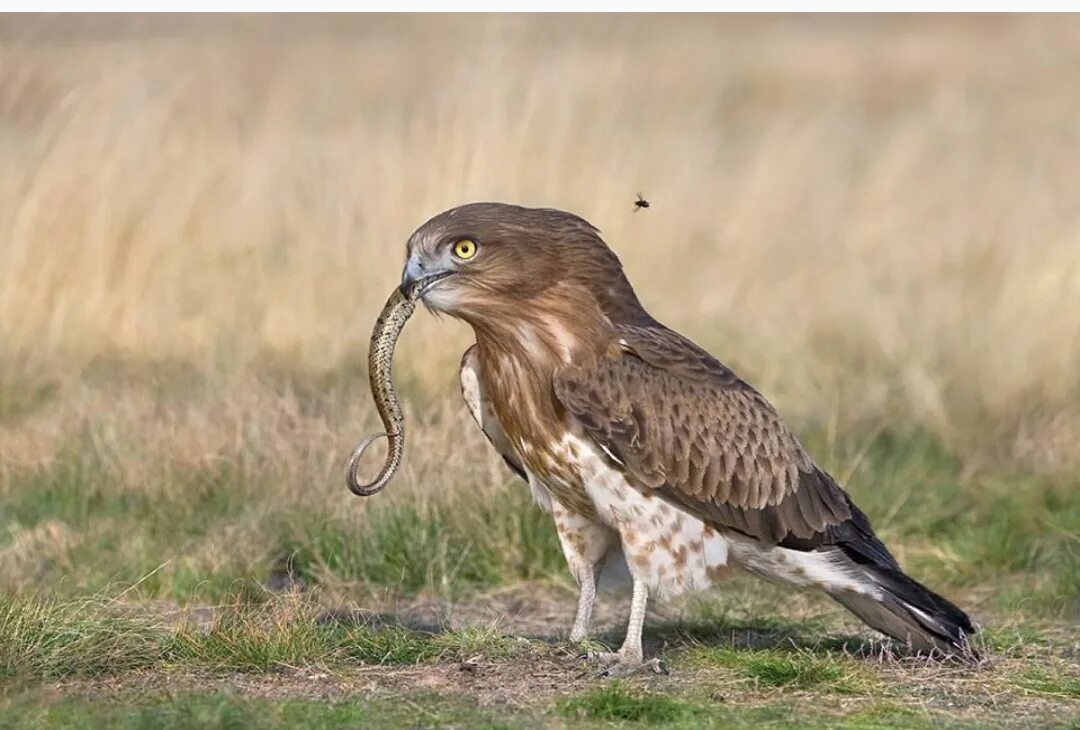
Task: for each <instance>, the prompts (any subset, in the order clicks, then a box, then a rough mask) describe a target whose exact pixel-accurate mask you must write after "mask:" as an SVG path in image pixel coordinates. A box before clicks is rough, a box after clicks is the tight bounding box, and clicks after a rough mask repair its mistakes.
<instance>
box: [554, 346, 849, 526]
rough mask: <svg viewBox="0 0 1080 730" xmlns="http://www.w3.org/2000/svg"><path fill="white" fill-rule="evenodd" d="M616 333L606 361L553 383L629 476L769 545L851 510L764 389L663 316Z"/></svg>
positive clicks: (842, 517)
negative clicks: (756, 387) (669, 325)
mask: <svg viewBox="0 0 1080 730" xmlns="http://www.w3.org/2000/svg"><path fill="white" fill-rule="evenodd" d="M618 334H619V340H618V345H617V346H616V345H615V344H614V343H613V346H612V348H611V349H610V350H609V354H608V356H605V357H602V358H600V360H599V362H597V363H594V364H592V365H590V366H587V367H573V366H571V367H567V368H566V369H564V370H563V371H562V372H560V373H558V374H557V375H556V378H555V393H556V396H557V397H558V399H559V400H560V401H561V402H562V404H563V405H564V406H565V407H566V409H567V410H568V411H569V412H570V413H571V414H573V415H574V416H575V417H576V418H577V419H578V420H579V421H580V422H581V424H582V425H583V426H584V428H585V429H586V431H587V432H588V433H589V435H590V436H591V437H592V438H593V439H594V440H595V441H596V442H597V443H599V444H600V445H601V446H602V447H603V448H604V449H605V450H606V451H607V452H608V453H609V454H610V455H611V456H612V457H613V458H614V459H616V460H617V461H619V462H620V463H621V464H622V465H623V468H624V469H625V471H626V473H627V476H628V478H629V479H630V480H631V482H633V483H635V484H636V485H637V486H639V487H640V488H650V489H655V490H657V491H659V492H660V493H661V494H662V495H663V496H664V497H665V498H666V499H668V500H669V501H671V502H673V503H676V504H678V505H679V506H680V507H682V508H683V509H684V510H685V511H687V512H689V513H690V514H692V515H694V516H696V517H698V518H699V519H701V520H703V521H704V522H706V523H709V524H714V525H717V526H723V527H728V528H731V529H734V530H737V531H739V532H742V533H744V534H747V535H750V536H752V537H755V538H757V539H759V540H762V541H765V542H768V543H770V544H775V543H778V542H780V541H781V540H784V539H785V538H791V537H794V538H803V539H806V538H811V537H813V536H814V535H816V534H818V533H821V532H823V531H825V530H826V528H828V527H829V526H832V525H838V524H840V523H843V522H845V521H846V520H848V519H849V518H850V517H851V506H850V503H849V502H848V499H847V495H845V494H844V492H843V490H841V489H840V487H839V486H837V484H836V483H835V482H834V481H833V480H832V478H831V477H830V476H829V475H828V474H826V473H825V472H823V471H821V470H820V469H818V468H817V467H816V466H815V465H814V463H813V462H812V461H811V460H810V457H809V456H808V455H807V454H806V452H805V451H804V450H803V448H802V445H801V444H800V443H799V441H798V439H796V438H795V436H794V435H793V434H792V433H791V431H789V430H788V428H787V427H786V426H785V425H784V423H783V422H782V421H781V420H780V417H779V415H778V414H777V413H776V411H775V410H774V409H773V407H772V406H771V405H769V403H768V401H766V400H765V398H764V397H763V396H762V395H761V394H760V393H758V392H757V391H756V390H754V389H753V388H751V387H750V386H749V385H747V384H746V383H744V382H743V381H742V380H740V379H739V378H738V377H737V376H736V375H735V374H734V373H732V372H731V371H730V370H728V369H727V368H726V367H724V365H722V364H721V363H720V362H719V361H717V360H716V359H715V358H713V357H711V356H710V355H709V354H708V353H707V352H705V351H704V350H702V349H701V348H699V347H697V346H696V345H694V344H693V343H692V342H690V341H689V340H687V339H686V338H684V337H682V336H681V335H679V334H677V333H675V332H673V331H671V330H668V329H666V328H663V327H661V326H659V325H654V326H649V327H631V326H626V327H621V328H620V329H619V332H618Z"/></svg>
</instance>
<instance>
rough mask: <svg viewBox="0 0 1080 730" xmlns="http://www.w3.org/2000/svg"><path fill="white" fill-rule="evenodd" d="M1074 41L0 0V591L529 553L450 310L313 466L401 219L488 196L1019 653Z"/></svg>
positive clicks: (900, 27) (1040, 496) (423, 319)
mask: <svg viewBox="0 0 1080 730" xmlns="http://www.w3.org/2000/svg"><path fill="white" fill-rule="evenodd" d="M1078 67H1080V22H1077V21H1075V20H1073V19H1072V18H1039V17H1023V18H1020V17H993V18H990V17H984V18H977V19H976V18H956V17H934V18H932V19H931V18H925V19H918V18H865V17H847V18H843V19H840V18H829V17H814V18H809V17H804V18H792V17H788V18H784V17H776V18H741V17H726V18H721V17H710V18H674V17H651V18H640V17H639V18H634V17H621V18H599V17H587V16H585V17H574V18H569V17H488V16H470V17H452V18H451V17H442V18H435V17H415V18H406V17H363V18H359V17H357V18H348V19H342V18H334V19H321V18H303V19H299V18H291V19H268V18H260V17H222V18H214V19H203V18H184V19H177V18H168V17H165V18H153V19H150V18H127V19H115V18H114V19H102V18H81V19H70V18H67V19H60V18H44V17H28V18H27V17H22V18H14V17H0V592H3V593H4V594H6V595H16V594H20V593H22V592H24V591H27V590H30V589H33V590H41V589H44V590H46V591H47V592H48V591H58V592H60V593H63V594H68V595H76V596H84V595H86V594H98V593H99V592H101V591H103V590H105V591H107V595H115V592H116V590H118V589H117V588H116V585H117V584H119V585H120V586H121V587H123V586H127V585H132V584H135V585H136V587H135V588H134V589H133V590H132V591H130V592H129V593H128V594H125V595H126V599H133V598H135V597H137V596H143V597H156V598H169V599H174V600H177V601H180V602H182V603H186V602H189V601H195V600H199V599H200V598H210V599H214V600H216V599H219V598H221V597H223V596H229V595H234V594H235V593H237V592H240V593H241V594H242V595H244V596H245V600H251V601H255V602H258V601H260V600H264V599H265V592H264V591H263V590H262V589H261V588H260V587H259V585H258V584H259V583H265V582H267V581H273V580H274V579H279V578H282V576H285V575H291V576H292V577H294V578H298V579H299V580H301V581H303V583H304V584H305V585H313V584H314V585H318V586H320V587H322V588H323V589H325V590H328V591H331V592H333V593H335V594H337V595H338V596H343V597H345V598H346V599H347V600H356V599H358V598H359V597H361V596H363V597H367V598H371V597H373V596H374V597H380V598H386V597H390V598H392V597H393V596H395V595H397V594H402V593H403V594H407V595H414V594H416V593H418V592H420V593H424V592H434V593H437V594H439V595H442V596H447V595H448V596H459V595H462V594H464V593H467V592H469V591H471V590H473V589H475V588H476V587H480V586H484V587H490V586H499V585H506V584H515V583H520V582H521V581H532V580H536V579H547V578H549V577H551V576H558V577H559V578H560V579H565V570H564V568H563V567H562V563H561V558H560V556H559V552H558V548H557V545H556V542H555V539H554V536H553V535H552V531H551V529H550V526H549V525H548V523H547V520H546V519H545V518H544V517H543V516H542V515H540V514H539V513H538V512H537V511H536V510H534V509H532V508H530V507H529V506H528V497H527V495H526V494H525V491H524V490H523V489H521V488H520V485H519V484H517V483H515V482H514V480H513V479H512V478H511V476H510V475H509V474H508V473H507V472H506V471H505V469H504V468H503V467H502V465H501V464H500V462H499V460H498V459H497V458H496V457H495V456H494V455H493V454H491V453H490V450H489V449H487V448H485V446H484V443H483V439H482V437H481V436H480V435H479V434H478V433H477V432H476V429H475V428H474V427H473V426H472V424H471V422H470V421H469V420H468V416H467V415H466V414H465V412H464V408H463V407H462V406H461V405H460V404H459V403H458V401H457V397H456V391H457V388H456V384H455V380H456V365H457V361H458V358H459V356H460V353H461V352H462V350H463V349H464V348H465V347H466V345H467V344H468V342H469V333H468V331H467V329H466V328H464V327H463V326H461V325H460V324H457V323H453V322H448V321H445V320H444V321H436V320H435V319H434V318H432V317H429V316H426V315H419V316H417V317H416V318H415V319H414V320H413V322H411V323H410V325H409V329H408V332H407V333H406V334H405V336H404V338H403V342H402V346H401V348H400V350H399V356H398V360H397V368H396V372H397V375H398V379H399V382H400V383H401V384H402V385H403V389H404V391H405V393H406V395H407V404H406V405H407V408H408V415H409V420H410V424H411V431H410V438H411V442H410V447H409V455H408V456H407V463H406V467H405V469H404V471H403V473H402V476H401V477H400V478H399V480H398V482H397V483H396V484H395V485H394V486H393V487H392V488H391V489H390V490H389V491H388V493H387V494H386V495H384V496H383V497H380V498H379V499H378V500H371V501H358V500H353V499H351V498H348V497H347V495H346V493H345V490H344V487H343V484H342V467H343V460H344V458H345V455H346V454H347V453H348V449H349V447H351V446H352V444H353V443H354V442H355V440H356V438H357V437H358V436H359V435H360V434H362V433H365V432H367V431H370V430H372V429H374V428H375V425H376V423H375V416H374V413H373V412H372V409H371V406H370V398H369V395H368V394H367V391H366V385H365V379H364V378H363V370H362V362H363V361H364V357H365V354H366V347H367V337H368V333H369V331H370V326H371V324H372V321H373V320H374V317H375V315H376V312H377V310H378V308H379V307H380V306H381V304H382V302H383V301H384V299H385V297H386V294H387V292H388V290H389V289H390V287H391V286H392V285H393V284H394V282H395V281H396V280H397V278H398V276H399V272H400V265H401V263H402V259H403V245H404V240H405V238H406V236H407V235H408V234H409V233H410V232H411V231H412V230H413V229H414V228H415V227H416V226H417V225H419V224H420V223H422V222H423V221H424V220H425V219H426V218H427V217H429V216H430V215H433V214H434V213H437V212H439V211H441V210H443V209H445V208H447V207H449V206H451V205H455V204H458V203H462V202H466V201H471V200H478V199H493V200H505V201H512V202H519V203H522V204H526V205H549V206H556V207H562V208H566V209H569V210H573V211H575V212H577V213H580V214H582V215H584V216H585V217H586V218H588V219H590V220H591V221H592V222H594V223H595V224H597V225H598V226H599V227H600V228H602V229H603V231H604V235H605V237H606V239H607V240H608V242H609V243H610V244H611V245H612V246H613V247H614V248H615V249H616V251H618V252H619V254H620V256H621V257H622V259H623V261H624V263H625V265H626V268H627V269H628V271H629V274H630V277H631V279H632V280H633V281H634V282H635V284H636V286H637V288H638V290H639V293H640V294H641V296H642V298H643V300H644V301H645V302H646V304H647V305H648V306H649V307H650V309H651V310H652V311H653V313H654V314H655V315H656V316H657V317H659V318H660V319H661V320H663V321H665V322H666V323H667V324H670V325H672V326H674V327H676V328H677V329H680V330H682V331H684V332H686V333H687V334H689V335H691V336H693V337H694V338H695V339H697V340H698V341H700V342H701V343H702V344H703V345H706V346H707V347H709V348H710V349H711V350H712V351H713V352H714V353H716V354H717V355H718V356H720V357H721V358H722V359H724V360H725V361H727V362H728V363H729V364H731V365H732V366H734V367H735V368H736V369H737V370H738V371H740V372H741V373H742V374H744V375H745V376H746V377H747V378H748V379H749V380H751V381H752V382H753V383H755V384H756V385H758V386H759V387H760V388H761V389H763V390H764V391H765V392H766V394H767V395H768V396H769V397H770V398H771V399H772V400H773V401H774V402H776V404H777V405H778V406H779V407H780V409H781V410H782V411H783V412H784V413H785V414H786V415H787V416H788V418H789V419H790V420H791V421H792V422H793V423H794V424H795V426H796V427H797V430H798V431H799V433H800V435H801V436H804V437H805V440H806V441H807V443H808V445H809V446H810V447H811V451H812V452H813V453H814V455H815V456H816V457H817V458H818V459H819V460H820V461H821V462H822V463H823V464H824V465H825V466H827V467H828V468H830V469H832V470H834V471H835V472H836V473H837V475H838V476H840V477H842V478H843V480H844V481H845V482H846V483H848V484H849V485H850V487H851V489H852V491H853V493H854V494H855V497H856V500H857V501H858V502H859V503H860V504H861V505H862V506H863V507H864V508H865V509H866V510H867V512H868V513H869V514H870V515H871V517H872V518H873V519H874V521H875V524H876V525H877V526H878V528H879V530H880V531H881V532H882V533H883V536H884V537H885V538H886V539H887V541H888V542H889V543H890V545H892V546H894V547H895V549H896V552H897V553H898V556H899V557H900V559H901V561H902V562H903V563H904V564H905V565H907V566H909V567H910V568H911V570H912V572H913V573H915V574H916V575H917V576H918V577H920V578H921V579H923V580H925V581H926V582H929V583H932V584H934V585H935V586H938V587H941V588H942V589H943V590H946V591H947V592H949V594H950V595H953V596H957V597H962V598H963V600H964V602H965V605H966V606H969V607H971V608H972V609H973V611H974V612H975V614H976V616H977V617H978V618H979V619H980V620H983V621H986V622H991V623H993V622H996V623H998V624H1001V623H1002V621H1003V620H1006V619H1007V620H1008V621H1009V622H1010V623H1012V624H1014V625H1017V626H1018V631H1019V632H1020V633H1019V634H1018V635H1022V637H1025V638H1022V639H1021V640H1019V641H1020V644H1021V645H1024V646H1028V645H1033V644H1034V645H1037V644H1038V641H1037V639H1031V638H1030V637H1028V634H1027V633H1024V632H1025V631H1028V629H1030V627H1031V626H1032V625H1033V624H1032V622H1033V621H1034V620H1035V619H1036V617H1043V618H1045V619H1046V620H1050V621H1053V620H1060V619H1061V618H1063V617H1064V618H1065V619H1066V620H1069V621H1075V617H1076V616H1077V615H1078V613H1077V612H1078V611H1080V603H1078V601H1080V593H1078V590H1080V589H1078V587H1077V586H1078V585H1080V541H1078V539H1077V534H1080V482H1078V481H1077V477H1076V474H1077V473H1078V470H1080V447H1078V444H1080V378H1078V377H1077V363H1078V362H1080V189H1078V186H1077V182H1076V180H1077V175H1076V160H1077V159H1080V135H1078V134H1077V126H1076V118H1077V111H1078V110H1080V85H1077V84H1076V83H1075V70H1076V68H1078ZM638 192H641V193H643V194H644V195H645V196H646V197H647V198H648V199H649V200H650V201H651V202H652V207H651V208H650V209H649V210H647V211H644V212H639V213H636V214H635V213H632V210H633V201H634V196H635V194H637V193H638ZM13 600H16V601H18V600H22V599H20V598H15V599H13ZM787 603H788V602H787V600H776V601H773V602H772V603H771V604H770V605H771V606H773V607H774V608H773V609H770V610H776V611H777V612H778V613H783V611H782V610H781V609H782V608H783V609H785V610H786V609H787V608H789V607H788V606H787V605H786V604H787ZM811 605H813V606H816V608H815V609H813V610H820V609H821V606H822V605H823V604H821V603H820V602H819V603H816V604H811ZM807 610H810V609H807ZM767 612H768V611H765V613H767ZM811 613H812V611H811ZM721 618H722V617H721ZM710 620H714V622H715V620H719V619H717V617H712V619H710ZM1040 620H1042V619H1040ZM721 623H723V622H722V621H721ZM256 644H257V642H256ZM256 648H257V647H256ZM77 653H78V652H76V654H77ZM766 659H770V660H771V657H766ZM782 659H783V661H782V662H781V664H782V666H780V670H782V671H787V672H789V673H790V672H796V674H798V672H797V671H796V670H800V671H801V669H802V666H801V665H799V666H794V665H791V666H789V664H790V662H791V661H793V660H791V659H790V658H789V657H786V656H785V657H783V658H782ZM807 661H808V662H809V664H808V665H807V666H811V668H813V667H819V665H820V666H826V667H831V666H832V664H831V663H830V662H833V661H834V658H830V657H829V656H826V657H825V658H823V659H815V658H813V657H811V658H810V659H808V660H807ZM785 662H787V663H785ZM822 662H823V663H822ZM793 666H794V669H792V667H793ZM845 666H846V665H845ZM1018 666H1020V665H1018ZM1023 666H1026V667H1028V670H1029V673H1030V675H1031V679H1030V683H1029V684H1030V685H1031V686H1032V687H1035V686H1043V684H1045V682H1044V679H1043V678H1042V677H1043V675H1042V674H1039V672H1041V671H1043V664H1040V663H1039V662H1038V661H1035V660H1032V661H1031V662H1029V663H1028V664H1025V665H1023ZM755 671H756V670H755ZM815 671H817V670H816V669H815ZM799 676H802V675H799ZM1025 676H1026V675H1025ZM1069 686H1070V687H1071V686H1073V685H1069ZM1031 691H1035V690H1031ZM601 694H602V693H601ZM615 694H616V695H618V692H615ZM751 694H752V693H751ZM695 701H696V700H695ZM755 701H757V702H759V703H760V702H761V701H764V702H766V703H767V702H768V699H767V698H766V700H761V698H760V697H758V699H757V700H755ZM596 702H597V704H596V706H597V707H601V708H607V707H609V705H610V706H611V707H616V710H617V711H618V712H623V711H624V709H625V707H630V708H631V709H633V708H639V709H640V707H641V705H640V703H638V702H637V700H635V699H633V698H632V697H631V698H630V699H627V697H622V696H619V697H614V699H612V698H611V697H607V696H606V695H604V696H598V699H597V700H596ZM575 707H578V709H579V710H581V711H582V712H586V711H587V710H588V707H592V705H589V706H588V707H586V705H580V707H579V706H575ZM581 708H585V709H581ZM618 708H624V709H618ZM669 709H670V708H669ZM616 710H612V712H615V711H616ZM576 711H577V710H575V712H576ZM588 711H590V712H591V710H588ZM607 711H608V710H603V712H607ZM626 711H630V710H626ZM633 711H634V712H637V711H638V709H633ZM642 711H643V712H644V710H642ZM665 711H666V710H665ZM672 711H673V712H674V713H675V715H678V716H679V717H682V716H683V715H682V714H680V713H683V710H682V709H676V710H672ZM598 712H599V711H598ZM603 712H600V715H596V716H593V715H590V717H594V719H597V718H599V719H602V716H603ZM687 712H689V713H690V714H689V715H687V716H686V717H691V716H694V712H696V710H694V711H689V710H688V711H687ZM586 714H587V712H586ZM694 717H696V716H694ZM871 719H872V718H871ZM902 719H903V718H901V720H902ZM687 722H690V723H692V722H693V719H692V718H691V719H689V720H687ZM867 722H870V720H867ZM898 722H899V723H900V724H903V723H902V722H900V721H898Z"/></svg>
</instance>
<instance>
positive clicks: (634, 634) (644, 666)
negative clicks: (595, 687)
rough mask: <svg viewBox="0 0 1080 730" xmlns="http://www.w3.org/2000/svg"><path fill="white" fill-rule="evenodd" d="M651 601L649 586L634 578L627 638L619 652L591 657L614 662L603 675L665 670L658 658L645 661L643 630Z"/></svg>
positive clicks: (601, 674)
mask: <svg viewBox="0 0 1080 730" xmlns="http://www.w3.org/2000/svg"><path fill="white" fill-rule="evenodd" d="M648 603H649V587H648V585H647V584H646V583H645V581H643V580H638V579H635V580H634V595H633V597H632V598H631V599H630V619H629V620H628V621H627V622H626V638H625V639H623V645H622V646H621V647H619V650H618V651H617V652H605V653H598V654H592V655H590V658H592V659H596V660H599V661H601V662H614V664H613V665H612V666H610V667H608V668H607V669H605V670H604V671H602V672H600V676H601V677H625V676H627V675H630V674H637V673H638V672H642V671H646V670H649V671H653V672H657V673H659V672H664V671H666V670H665V669H664V666H663V664H661V663H660V660H659V659H658V658H654V659H650V660H649V661H644V659H645V652H644V651H643V650H642V648H641V632H642V629H643V627H644V625H645V608H646V606H647V605H648Z"/></svg>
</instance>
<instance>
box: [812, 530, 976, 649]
mask: <svg viewBox="0 0 1080 730" xmlns="http://www.w3.org/2000/svg"><path fill="white" fill-rule="evenodd" d="M845 552H846V551H845ZM859 568H860V569H861V571H862V572H863V573H864V574H865V575H866V577H867V579H868V580H869V581H870V582H872V583H873V584H874V586H875V587H876V588H877V589H878V590H877V591H875V592H874V593H876V596H877V597H874V595H873V594H868V593H856V592H852V591H831V590H830V591H828V593H829V595H831V596H832V597H833V598H834V599H836V600H837V601H838V602H839V603H841V604H842V605H843V606H844V607H845V608H847V609H848V610H849V611H851V612H852V613H854V614H855V615H856V616H858V617H859V618H860V619H862V620H863V621H864V622H866V623H867V624H868V625H869V626H871V627H873V628H875V629H877V630H878V631H880V632H882V633H883V634H886V635H888V636H891V637H893V638H894V639H896V640H898V641H901V642H904V643H905V644H908V645H910V646H911V648H912V649H914V650H916V651H919V652H934V651H938V652H942V653H945V654H950V655H961V656H965V657H969V658H973V659H974V658H977V655H976V654H975V652H974V650H973V649H972V648H971V644H970V638H971V636H972V635H973V634H974V633H975V628H974V627H973V626H972V624H971V619H970V618H968V615H967V614H966V613H964V612H963V611H962V610H961V609H960V608H958V607H957V606H956V605H955V604H953V603H952V602H950V601H949V600H947V599H945V598H943V597H941V596H939V595H938V594H936V593H934V592H933V591H931V590H930V589H928V588H927V587H926V586H924V585H922V584H921V583H919V582H918V581H916V580H914V579H913V578H910V577H908V576H907V575H905V574H904V573H903V571H901V570H900V569H899V568H892V567H886V566H877V565H873V566H868V565H861V566H859Z"/></svg>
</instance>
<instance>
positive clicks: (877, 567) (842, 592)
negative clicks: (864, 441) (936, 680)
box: [780, 472, 977, 659]
mask: <svg viewBox="0 0 1080 730" xmlns="http://www.w3.org/2000/svg"><path fill="white" fill-rule="evenodd" d="M821 474H823V475H824V476H825V477H826V478H830V479H831V477H828V475H827V474H825V472H821ZM837 488H838V489H839V487H837ZM841 491H842V490H841ZM844 496H845V498H846V499H847V503H848V507H849V508H850V510H851V518H850V519H849V520H846V521H845V522H843V523H840V524H838V525H830V526H829V527H827V528H826V529H825V530H824V531H823V532H821V533H819V534H817V535H816V536H814V537H812V538H809V539H798V538H795V537H791V536H789V537H788V538H786V539H785V540H783V541H782V542H781V543H780V546H781V547H783V548H787V549H789V550H796V551H801V552H803V553H804V554H805V553H811V554H812V553H817V554H819V555H821V556H822V557H823V558H825V557H826V556H828V557H829V558H830V559H831V560H834V561H838V562H841V563H843V564H846V569H844V570H842V571H841V572H842V574H843V575H844V577H845V578H846V580H840V581H834V582H832V584H829V583H826V584H825V585H823V586H822V587H823V588H824V589H825V591H826V593H828V594H829V595H830V596H832V597H833V598H834V599H836V600H837V601H839V602H840V603H841V604H842V605H843V606H844V607H845V608H847V609H848V610H850V611H851V612H852V613H854V614H855V615H856V616H858V617H859V618H860V619H862V620H863V621H865V622H866V623H867V624H868V625H870V626H871V627H873V628H875V629H877V630H878V631H880V632H882V633H884V634H886V635H888V636H891V637H893V638H894V639H897V640H899V641H902V642H904V643H907V644H910V645H911V647H912V648H913V649H915V650H916V651H922V652H932V651H935V650H936V651H940V652H944V653H947V654H952V655H961V656H965V657H968V658H972V659H974V658H977V655H976V654H975V652H974V650H973V649H972V648H971V645H970V641H969V640H970V638H971V637H972V636H973V635H974V633H975V628H974V627H973V626H972V624H971V619H970V618H968V615H967V614H966V613H964V612H963V611H962V610H961V609H960V608H958V607H957V606H956V605H955V604H953V603H952V602H950V601H949V600H947V599H945V598H942V597H941V596H939V595H938V594H936V593H934V592H933V591H931V590H930V589H929V588H927V587H926V586H924V585H922V584H921V583H919V582H918V581H916V580H914V579H913V578H911V577H909V576H908V575H906V574H905V573H904V571H903V570H901V568H900V564H899V563H897V562H896V558H894V557H893V555H892V553H890V552H889V549H888V548H887V547H885V544H884V543H882V542H881V540H879V539H878V537H877V535H875V534H874V530H873V528H872V527H871V526H870V521H869V520H868V519H867V518H866V515H865V514H863V512H862V510H860V509H859V508H858V507H856V506H855V504H854V503H853V502H851V499H850V498H848V497H847V495H846V494H845V495H844ZM852 580H854V582H855V584H856V585H855V586H853V585H852Z"/></svg>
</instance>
